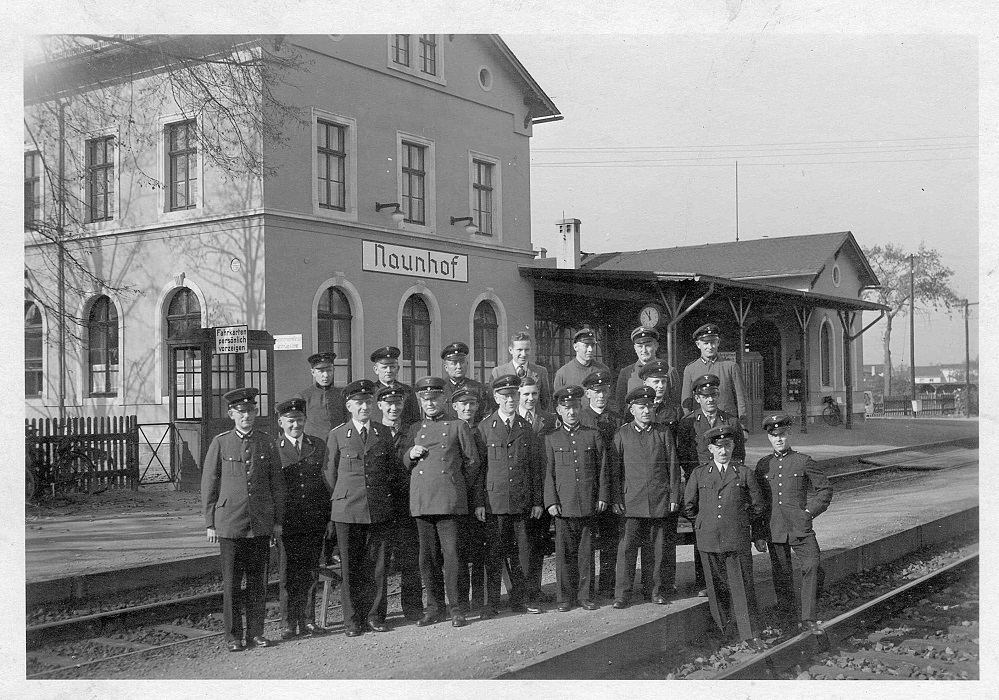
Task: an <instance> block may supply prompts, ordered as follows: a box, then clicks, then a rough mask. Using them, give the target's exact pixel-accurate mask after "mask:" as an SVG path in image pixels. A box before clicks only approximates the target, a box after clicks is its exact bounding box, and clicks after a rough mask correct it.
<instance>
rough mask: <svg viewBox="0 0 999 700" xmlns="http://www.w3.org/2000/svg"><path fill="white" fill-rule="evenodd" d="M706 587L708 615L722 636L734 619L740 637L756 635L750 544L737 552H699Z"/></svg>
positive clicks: (754, 593)
mask: <svg viewBox="0 0 999 700" xmlns="http://www.w3.org/2000/svg"><path fill="white" fill-rule="evenodd" d="M701 561H702V563H703V565H704V578H705V583H706V584H707V587H708V604H709V606H710V608H711V616H712V617H713V618H714V619H715V624H717V625H718V629H720V630H721V631H722V634H723V635H728V634H729V633H730V630H729V626H730V625H731V624H732V621H733V619H734V621H735V624H736V628H737V630H738V632H739V638H740V639H743V640H746V639H752V638H753V637H756V636H757V614H756V589H755V588H754V587H753V554H752V552H750V550H749V547H746V549H744V550H742V551H737V552H703V551H702V552H701Z"/></svg>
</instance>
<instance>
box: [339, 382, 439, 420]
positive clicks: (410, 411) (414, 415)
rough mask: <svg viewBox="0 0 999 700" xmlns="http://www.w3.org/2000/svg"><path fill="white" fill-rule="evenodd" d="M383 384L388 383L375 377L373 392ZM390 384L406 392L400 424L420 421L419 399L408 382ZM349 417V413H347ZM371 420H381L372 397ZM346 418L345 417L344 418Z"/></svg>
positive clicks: (380, 413)
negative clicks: (383, 382)
mask: <svg viewBox="0 0 999 700" xmlns="http://www.w3.org/2000/svg"><path fill="white" fill-rule="evenodd" d="M383 386H389V385H388V384H382V383H381V382H380V381H378V380H377V379H376V380H375V392H377V391H378V390H379V389H381V388H382V387H383ZM392 386H401V387H402V388H403V390H404V391H405V392H406V403H405V405H403V407H402V424H403V425H412V424H413V423H418V422H420V419H421V418H422V417H423V414H422V413H421V411H420V400H419V399H418V398H417V397H416V394H415V393H414V392H413V387H411V386H410V385H409V384H403V383H402V382H396V383H395V384H392ZM348 417H349V414H348ZM369 417H370V419H371V420H373V421H377V422H379V423H380V422H381V420H382V410H381V409H380V408H378V402H377V401H375V400H374V399H372V401H371V415H370V416H369ZM344 420H346V418H345V419H344Z"/></svg>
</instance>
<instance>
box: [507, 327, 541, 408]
mask: <svg viewBox="0 0 999 700" xmlns="http://www.w3.org/2000/svg"><path fill="white" fill-rule="evenodd" d="M507 349H508V350H509V351H510V362H507V363H506V364H502V365H500V366H498V367H493V369H492V378H493V380H494V381H495V380H496V379H497V378H499V377H502V376H503V375H506V374H515V375H517V377H518V378H519V379H523V378H524V377H532V378H533V379H534V380H535V381H536V382H537V383H538V390H539V392H540V393H539V395H538V410H541V411H547V410H548V407H549V406H550V405H551V396H552V387H551V382H550V381H549V380H548V370H547V369H545V368H544V367H542V366H541V365H536V364H534V363H533V362H531V361H530V357H531V350H532V347H531V335H530V334H529V333H526V332H524V331H520V332H518V333H514V334H513V335H512V336H511V337H510V347H509V348H507Z"/></svg>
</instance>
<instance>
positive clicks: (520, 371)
mask: <svg viewBox="0 0 999 700" xmlns="http://www.w3.org/2000/svg"><path fill="white" fill-rule="evenodd" d="M526 375H527V367H525V366H523V365H521V366H520V367H518V368H517V376H518V377H520V378H521V379H523V378H524V377H525V376H526Z"/></svg>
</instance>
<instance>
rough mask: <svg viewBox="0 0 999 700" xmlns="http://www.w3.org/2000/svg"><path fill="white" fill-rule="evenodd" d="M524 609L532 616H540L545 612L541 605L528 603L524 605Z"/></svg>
mask: <svg viewBox="0 0 999 700" xmlns="http://www.w3.org/2000/svg"><path fill="white" fill-rule="evenodd" d="M524 609H525V610H527V612H529V613H531V614H532V615H540V614H541V613H543V612H544V610H543V609H542V607H541V604H540V603H527V604H525V605H524Z"/></svg>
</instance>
